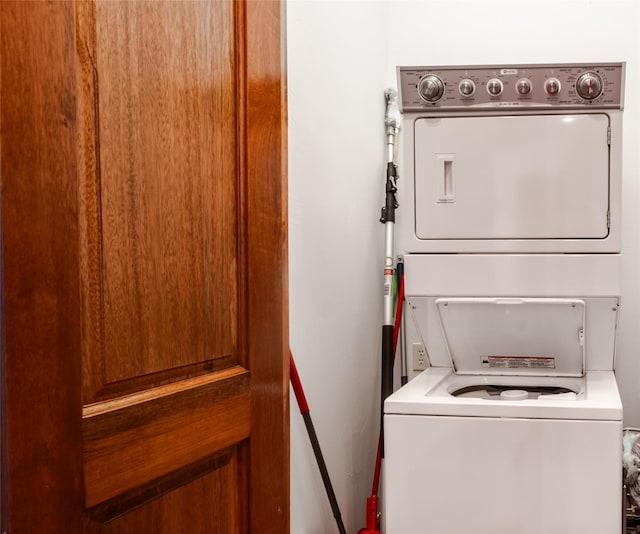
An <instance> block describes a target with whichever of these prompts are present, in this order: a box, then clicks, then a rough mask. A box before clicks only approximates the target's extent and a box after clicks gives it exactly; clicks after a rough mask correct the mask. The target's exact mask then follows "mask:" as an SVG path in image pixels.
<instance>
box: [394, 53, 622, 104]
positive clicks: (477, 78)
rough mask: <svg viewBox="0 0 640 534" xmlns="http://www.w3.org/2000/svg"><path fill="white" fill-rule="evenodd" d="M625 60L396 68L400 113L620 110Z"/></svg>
mask: <svg viewBox="0 0 640 534" xmlns="http://www.w3.org/2000/svg"><path fill="white" fill-rule="evenodd" d="M624 66H625V64H624V63H596V64H591V63H589V64H586V63H578V64H553V65H493V66H479V67H478V66H474V67H464V66H459V67H398V85H399V88H400V95H401V105H402V110H403V111H424V110H430V111H436V110H446V111H450V110H460V109H469V110H473V109H477V110H484V111H486V110H487V108H489V109H491V108H505V107H507V108H523V109H538V108H542V109H545V108H546V109H548V108H562V109H622V102H623V87H624Z"/></svg>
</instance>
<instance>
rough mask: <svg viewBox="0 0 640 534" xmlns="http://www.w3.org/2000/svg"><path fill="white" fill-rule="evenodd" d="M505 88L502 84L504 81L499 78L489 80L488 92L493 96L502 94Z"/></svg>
mask: <svg viewBox="0 0 640 534" xmlns="http://www.w3.org/2000/svg"><path fill="white" fill-rule="evenodd" d="M503 89H504V86H503V85H502V82H501V81H500V80H498V78H491V79H490V80H489V81H488V82H487V93H489V94H490V95H491V96H498V95H500V94H502V90H503Z"/></svg>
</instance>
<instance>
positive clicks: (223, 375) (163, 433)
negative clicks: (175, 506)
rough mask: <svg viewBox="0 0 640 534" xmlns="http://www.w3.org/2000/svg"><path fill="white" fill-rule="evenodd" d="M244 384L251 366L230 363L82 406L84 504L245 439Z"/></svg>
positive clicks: (247, 414) (247, 423) (247, 412)
mask: <svg viewBox="0 0 640 534" xmlns="http://www.w3.org/2000/svg"><path fill="white" fill-rule="evenodd" d="M248 385H249V374H248V372H246V371H245V370H244V369H243V368H241V367H235V368H232V369H229V370H225V371H221V372H220V373H215V374H212V375H207V376H204V377H198V378H195V379H190V380H188V381H185V383H180V382H178V383H175V384H171V385H168V386H163V387H160V388H156V389H153V390H148V391H145V392H143V393H140V394H135V395H130V396H128V397H125V398H119V399H117V400H114V401H106V402H103V403H98V404H95V405H91V406H88V407H87V408H85V410H84V442H85V452H84V456H85V472H84V473H85V495H86V497H85V504H86V505H87V506H89V507H91V506H94V505H96V504H98V503H100V502H102V501H105V500H107V499H111V498H113V497H115V496H117V495H119V494H121V493H124V492H126V491H129V490H132V489H133V488H136V487H137V486H140V485H143V484H145V483H148V482H149V481H152V480H155V479H157V478H158V477H160V476H162V475H166V474H167V473H170V472H171V471H174V470H176V469H179V468H182V467H184V466H185V465H188V464H189V463H192V462H194V461H197V460H199V459H201V458H204V457H206V456H208V455H211V454H213V453H215V452H216V451H219V450H221V449H223V448H225V447H229V446H230V445H233V444H236V443H238V442H240V441H242V440H243V439H246V438H247V437H248V436H249V429H250V419H249V418H250V406H249V389H248Z"/></svg>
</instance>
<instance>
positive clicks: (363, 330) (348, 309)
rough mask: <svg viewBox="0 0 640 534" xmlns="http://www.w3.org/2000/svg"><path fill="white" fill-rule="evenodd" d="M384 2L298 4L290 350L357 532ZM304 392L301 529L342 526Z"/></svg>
mask: <svg viewBox="0 0 640 534" xmlns="http://www.w3.org/2000/svg"><path fill="white" fill-rule="evenodd" d="M385 17H386V5H385V3H383V2H327V1H319V2H307V1H304V2H303V1H291V2H289V3H288V6H287V27H288V32H287V40H288V59H287V61H288V85H289V247H290V263H289V293H290V321H291V323H290V331H291V349H292V351H293V355H294V358H295V359H296V364H297V367H298V371H299V373H300V375H301V379H302V382H303V385H304V388H305V391H306V394H307V398H308V401H309V405H310V408H311V416H312V417H313V420H314V424H315V427H316V431H317V433H318V437H319V441H320V444H321V446H322V448H323V452H324V456H325V460H326V462H327V465H328V468H329V472H330V475H331V478H332V482H333V485H334V489H335V491H336V494H337V498H338V502H339V503H340V506H341V510H342V515H343V517H344V522H345V526H346V528H347V532H350V533H352V532H355V531H356V530H357V529H358V528H360V527H363V526H364V501H365V496H366V495H367V494H368V493H370V491H371V477H372V474H373V462H374V460H375V447H376V441H375V440H376V432H377V427H378V417H379V415H378V413H379V412H378V410H377V409H376V407H377V403H378V402H379V391H378V390H379V387H378V386H377V384H378V382H379V379H378V378H377V377H378V376H379V373H378V367H379V364H378V360H379V359H380V358H379V356H378V353H379V351H380V349H379V345H380V334H379V331H380V326H379V325H380V324H381V320H382V312H381V307H380V306H379V305H378V302H379V301H380V298H381V297H380V298H379V297H378V295H380V294H381V291H382V285H381V278H380V276H381V269H382V267H381V266H382V259H381V258H382V253H383V242H382V239H383V234H382V233H381V232H383V226H382V225H381V224H380V223H379V222H378V219H379V217H380V207H381V206H382V190H383V176H384V175H383V172H384V169H383V161H384V152H383V150H384V123H383V121H384V96H383V89H382V88H384V74H385V71H384V65H385V61H386V50H387V43H386V38H385V36H386V22H385ZM297 408H298V407H297V405H296V403H295V399H294V398H293V397H292V404H291V532H292V533H294V534H298V533H325V532H326V533H334V532H337V530H336V524H335V521H334V519H333V516H332V514H331V509H330V507H329V504H328V501H327V497H326V495H325V493H324V488H323V486H322V481H321V479H320V476H319V474H318V469H317V467H316V464H315V461H314V458H313V453H312V451H311V447H310V445H309V440H308V438H307V435H306V432H305V429H304V425H303V423H302V420H301V416H300V413H299V412H298V410H297Z"/></svg>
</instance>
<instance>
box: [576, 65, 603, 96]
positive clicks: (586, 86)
mask: <svg viewBox="0 0 640 534" xmlns="http://www.w3.org/2000/svg"><path fill="white" fill-rule="evenodd" d="M576 91H577V92H578V94H579V95H580V96H581V97H582V98H584V99H585V100H594V99H595V98H598V97H599V96H600V95H601V94H602V78H601V77H600V75H599V74H596V73H595V72H585V73H584V74H581V75H580V77H579V78H578V81H577V82H576Z"/></svg>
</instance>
